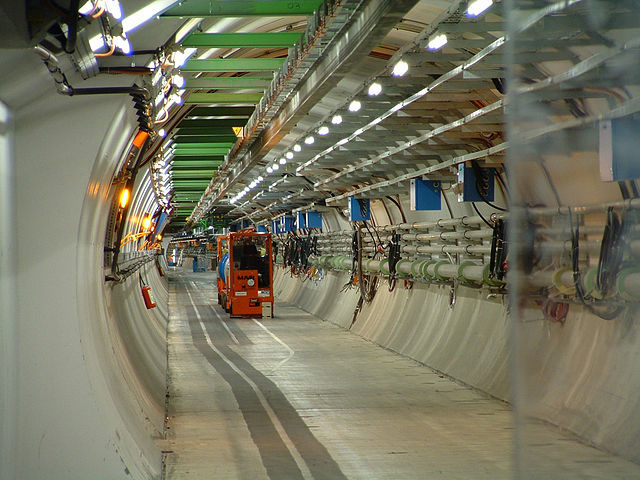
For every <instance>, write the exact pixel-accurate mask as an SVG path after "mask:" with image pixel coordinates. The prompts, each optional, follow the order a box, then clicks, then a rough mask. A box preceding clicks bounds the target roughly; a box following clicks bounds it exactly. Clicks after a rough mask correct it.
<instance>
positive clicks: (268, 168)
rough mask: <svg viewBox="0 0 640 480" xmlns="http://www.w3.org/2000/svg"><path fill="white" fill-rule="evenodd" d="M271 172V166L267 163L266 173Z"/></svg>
mask: <svg viewBox="0 0 640 480" xmlns="http://www.w3.org/2000/svg"><path fill="white" fill-rule="evenodd" d="M271 172H273V168H271V165H269V166H268V167H267V173H271Z"/></svg>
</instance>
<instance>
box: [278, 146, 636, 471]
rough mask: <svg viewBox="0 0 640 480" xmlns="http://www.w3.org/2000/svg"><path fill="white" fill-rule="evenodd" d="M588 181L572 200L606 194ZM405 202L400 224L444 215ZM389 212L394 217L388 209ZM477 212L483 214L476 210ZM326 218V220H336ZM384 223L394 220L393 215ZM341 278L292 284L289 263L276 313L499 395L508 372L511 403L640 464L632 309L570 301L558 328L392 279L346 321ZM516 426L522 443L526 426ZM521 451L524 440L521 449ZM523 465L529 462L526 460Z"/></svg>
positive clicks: (329, 275)
mask: <svg viewBox="0 0 640 480" xmlns="http://www.w3.org/2000/svg"><path fill="white" fill-rule="evenodd" d="M584 161H585V159H584V158H576V159H575V162H584ZM573 166H574V169H575V170H576V172H577V173H576V174H575V175H574V176H573V177H570V176H565V177H562V176H559V177H556V181H557V182H558V184H559V186H560V188H564V184H563V182H567V183H570V182H571V179H572V178H576V177H578V176H579V177H580V178H582V177H585V176H589V175H590V173H589V172H583V171H581V169H580V168H579V167H580V166H584V163H581V164H579V163H575V164H574V165H573ZM591 166H592V167H593V166H594V165H593V164H591ZM592 185H593V188H591V189H590V190H588V192H587V191H585V189H584V188H582V192H581V193H580V195H578V193H577V191H575V192H574V193H575V194H576V195H577V197H576V198H578V199H583V200H585V196H586V195H587V194H589V195H591V196H593V195H596V196H597V197H598V198H603V199H611V198H612V197H613V199H615V196H614V195H613V194H614V193H615V192H613V191H612V189H611V185H610V184H602V185H598V184H597V183H595V182H593V183H592ZM567 188H569V187H567ZM572 188H573V189H574V190H575V189H576V188H577V187H575V186H574V187H572ZM404 200H405V201H404V202H403V203H404V206H405V213H406V215H407V217H408V220H409V221H428V220H434V219H437V218H449V216H448V212H446V211H441V212H434V213H431V214H425V213H420V212H409V211H408V208H407V205H406V199H404ZM450 200H452V201H451V206H452V209H453V211H454V216H461V215H464V214H467V215H470V214H471V213H470V212H465V211H464V209H465V208H466V206H463V205H459V204H457V202H455V201H453V199H450ZM497 201H498V203H499V204H502V203H501V201H500V199H498V200H497ZM376 205H377V204H376V203H373V204H372V210H373V211H374V213H375V214H377V215H376V218H378V219H382V223H386V221H387V220H388V216H386V213H384V212H381V211H380V210H379V204H378V205H377V206H376ZM445 208H446V207H445ZM390 209H391V210H390V211H391V213H392V217H393V215H394V213H395V210H393V209H395V207H393V206H390ZM482 210H483V213H487V214H488V213H489V212H488V210H485V209H484V207H482ZM328 216H329V218H327V222H325V225H336V222H335V219H334V220H332V219H331V218H330V215H328ZM393 220H394V222H398V219H397V218H395V217H394V218H393ZM348 279H349V273H348V272H335V271H333V272H325V278H324V279H323V280H322V281H321V282H319V283H317V284H316V283H314V282H312V281H309V280H307V281H305V282H301V281H300V280H298V279H297V278H293V277H291V275H290V274H289V273H288V270H286V269H282V268H277V269H276V281H275V293H276V296H277V298H276V304H275V305H276V311H277V305H278V302H279V301H282V302H291V303H293V304H296V305H298V306H300V307H301V308H303V309H304V310H306V311H309V312H311V313H313V314H315V315H318V316H319V317H321V318H323V319H325V320H327V321H330V322H333V323H335V324H337V325H340V326H341V327H343V328H350V330H351V331H352V332H354V333H355V334H358V335H361V336H363V337H364V338H367V339H369V340H371V341H373V342H375V343H377V344H379V345H381V346H383V347H385V348H389V349H391V350H394V351H396V352H398V353H401V354H403V355H406V356H408V357H411V358H413V359H415V360H417V361H420V362H422V363H424V364H426V365H428V366H429V367H432V368H434V369H436V370H438V371H440V372H443V373H445V374H446V375H449V376H451V377H453V378H455V379H456V380H459V381H461V382H464V383H465V384H468V385H471V386H473V387H475V388H478V389H480V390H482V391H484V392H486V393H488V394H490V395H492V396H495V397H497V398H500V399H503V400H506V401H510V400H511V399H512V398H513V388H514V387H515V386H514V385H513V383H512V379H513V375H515V376H516V377H517V378H518V385H517V388H519V389H521V390H520V392H519V396H518V397H519V399H520V402H521V403H520V405H519V407H520V408H521V409H523V410H524V411H525V412H526V413H527V415H532V416H534V417H535V418H538V419H543V420H546V421H549V422H551V423H553V424H555V425H558V426H560V427H562V428H563V429H566V430H568V431H571V432H574V433H575V434H577V435H578V436H580V437H581V438H583V439H584V440H585V441H586V442H588V443H592V444H594V445H597V446H599V447H601V448H603V449H605V450H608V451H611V452H614V453H616V454H618V455H621V456H623V457H625V458H628V459H631V460H633V461H635V462H640V453H639V452H640V409H638V407H637V405H638V402H637V398H638V395H637V393H638V392H639V391H640V370H638V368H637V366H638V365H639V364H640V333H639V332H640V331H639V329H640V327H638V321H637V317H638V313H637V311H636V309H635V308H634V307H632V308H631V309H630V311H629V312H628V313H627V314H626V315H625V316H622V317H621V318H619V319H616V320H614V321H605V320H602V319H599V318H597V317H595V316H594V315H592V314H589V313H588V312H585V311H584V310H583V309H582V308H580V307H578V306H576V305H572V306H571V310H570V313H569V316H568V318H567V321H566V324H565V325H564V326H560V325H558V324H549V322H547V321H545V320H544V318H543V314H542V312H541V311H540V310H538V309H535V308H533V307H532V308H529V309H528V310H527V311H526V314H525V317H526V322H521V321H520V320H521V319H509V318H508V317H507V309H506V306H505V305H504V303H506V300H503V299H502V298H501V297H491V298H487V296H486V292H483V291H480V290H475V289H469V288H466V287H458V288H457V290H456V294H457V295H456V302H455V305H454V307H453V308H450V307H449V287H448V286H437V285H431V286H427V285H421V284H418V283H416V284H414V286H413V289H411V290H408V289H405V288H404V285H403V281H402V280H399V281H398V282H397V286H396V288H395V290H394V291H393V292H389V290H388V284H387V283H386V282H382V283H381V284H380V286H379V288H378V291H377V293H376V295H375V298H374V299H373V301H372V302H371V303H370V304H364V306H363V308H362V311H361V312H360V313H359V314H358V315H357V318H356V321H355V323H353V325H352V323H351V322H352V320H353V316H354V310H355V308H356V305H357V303H358V297H359V294H358V293H357V290H355V289H352V290H348V291H346V292H340V290H341V289H342V286H343V285H344V284H345V283H346V282H347V281H348ZM513 322H515V323H513ZM514 324H515V325H516V330H515V332H517V334H518V337H519V339H520V341H519V343H518V345H519V348H520V350H519V351H518V352H517V354H518V358H519V362H517V363H516V364H515V365H516V368H517V369H516V370H513V369H512V367H513V365H512V363H511V360H512V357H511V356H512V355H513V350H512V342H511V337H510V336H511V334H512V332H514V330H513V327H514ZM518 428H519V429H520V438H521V439H522V441H523V442H526V441H527V438H528V436H527V435H528V433H527V424H526V423H522V424H520V425H518ZM526 451H527V448H526V444H524V449H523V450H522V454H523V455H526ZM523 465H524V466H525V467H531V465H528V464H527V463H526V460H525V461H524V464H523ZM538 467H539V466H538ZM556 473H557V472H556Z"/></svg>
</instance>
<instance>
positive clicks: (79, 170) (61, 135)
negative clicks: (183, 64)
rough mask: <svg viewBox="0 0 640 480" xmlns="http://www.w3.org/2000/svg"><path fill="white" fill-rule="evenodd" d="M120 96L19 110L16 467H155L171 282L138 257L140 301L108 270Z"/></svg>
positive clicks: (149, 471) (94, 471) (39, 470)
mask: <svg viewBox="0 0 640 480" xmlns="http://www.w3.org/2000/svg"><path fill="white" fill-rule="evenodd" d="M117 98H118V101H114V97H104V96H97V97H79V98H75V97H74V98H68V97H62V96H59V95H56V94H55V93H54V92H51V94H50V95H46V96H43V97H41V98H40V99H39V100H37V101H35V102H33V103H31V104H30V105H29V106H28V107H25V108H24V109H22V110H20V111H18V112H15V113H16V115H15V116H16V130H15V132H16V133H15V137H16V138H15V145H16V147H15V164H16V167H15V168H16V185H15V187H16V188H15V189H16V197H17V198H16V217H17V218H18V219H21V221H19V222H17V231H16V235H17V237H18V238H20V243H19V245H18V248H17V251H18V254H17V272H18V275H17V320H16V324H17V331H18V333H17V338H18V343H17V358H14V359H10V361H12V362H14V363H15V367H16V369H17V372H18V382H17V383H18V386H17V398H18V408H17V410H18V412H17V420H16V422H17V438H16V445H15V447H16V450H17V452H18V454H17V456H16V457H14V459H13V462H14V465H13V466H11V467H7V471H11V470H13V471H15V475H16V477H15V478H20V479H37V478H47V479H84V478H95V479H117V478H137V479H148V478H159V476H160V473H161V454H160V450H159V448H158V447H157V446H156V445H155V444H154V442H153V439H154V438H158V437H160V436H161V435H162V429H163V419H164V394H165V374H166V324H167V319H168V316H167V311H168V306H167V299H168V291H167V287H166V284H165V281H164V279H161V278H160V277H159V275H158V271H157V269H156V267H155V264H154V263H153V262H151V263H148V264H146V265H145V267H144V269H143V275H144V277H145V278H146V280H147V281H148V282H149V284H150V285H151V287H152V289H153V292H154V294H155V298H156V302H157V304H158V308H156V309H153V310H147V309H146V308H145V307H144V304H143V301H142V296H141V294H140V287H139V285H138V276H137V275H132V276H131V277H129V278H128V279H127V280H126V281H125V282H123V283H121V284H117V285H113V284H110V283H105V282H104V269H103V255H104V253H103V249H104V238H105V231H106V230H105V229H106V225H107V215H108V211H109V207H110V202H111V197H110V193H109V192H110V186H111V181H112V178H113V175H114V173H115V171H116V168H117V166H118V165H119V164H120V163H121V158H122V155H123V154H124V153H126V148H127V147H128V145H129V142H130V140H131V136H132V135H133V133H134V128H135V118H134V115H133V113H132V112H131V110H132V109H131V108H130V99H129V98H128V97H117ZM127 112H128V113H127ZM101 132H107V134H106V135H104V134H103V133H101ZM103 135H104V138H103ZM34 139H37V141H34ZM147 200H148V199H146V198H145V199H144V201H145V202H146V201H147ZM141 201H142V200H141ZM58 213H59V214H58ZM3 443H4V442H3ZM4 448H7V447H6V446H3V449H4Z"/></svg>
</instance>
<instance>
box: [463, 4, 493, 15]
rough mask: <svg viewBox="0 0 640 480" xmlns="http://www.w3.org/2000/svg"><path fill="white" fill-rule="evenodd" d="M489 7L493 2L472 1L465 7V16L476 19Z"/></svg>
mask: <svg viewBox="0 0 640 480" xmlns="http://www.w3.org/2000/svg"><path fill="white" fill-rule="evenodd" d="M491 5H493V0H474V1H473V2H471V3H469V6H468V7H467V15H468V16H469V17H477V16H478V15H480V14H481V13H482V12H484V11H485V10H486V9H487V8H489V7H490V6H491Z"/></svg>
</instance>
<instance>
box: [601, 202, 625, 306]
mask: <svg viewBox="0 0 640 480" xmlns="http://www.w3.org/2000/svg"><path fill="white" fill-rule="evenodd" d="M624 216H625V214H623V217H622V219H621V218H620V217H619V216H618V214H617V213H616V212H615V211H614V209H613V207H609V208H608V209H607V223H606V224H605V227H604V232H603V234H602V243H601V244H600V257H599V258H598V273H597V274H596V289H597V290H598V292H599V294H600V296H601V297H602V298H604V297H606V296H607V295H608V294H609V292H610V291H611V289H612V288H613V286H614V284H615V281H616V275H617V274H618V271H619V269H620V265H621V264H622V256H623V253H624V248H623V247H624V244H623V232H624Z"/></svg>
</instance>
